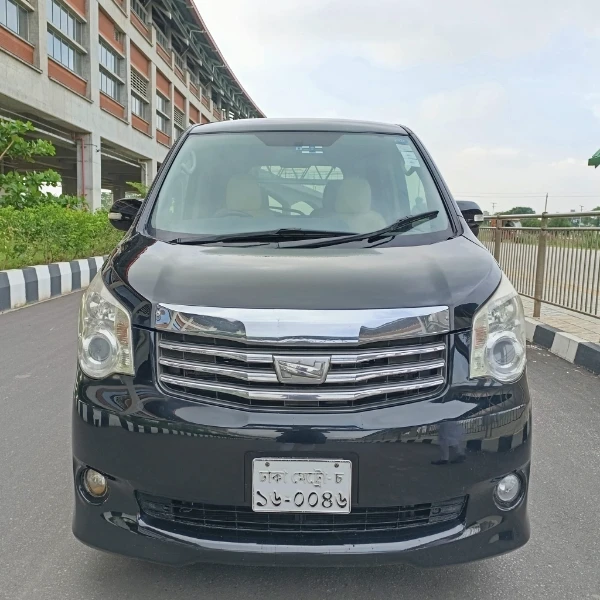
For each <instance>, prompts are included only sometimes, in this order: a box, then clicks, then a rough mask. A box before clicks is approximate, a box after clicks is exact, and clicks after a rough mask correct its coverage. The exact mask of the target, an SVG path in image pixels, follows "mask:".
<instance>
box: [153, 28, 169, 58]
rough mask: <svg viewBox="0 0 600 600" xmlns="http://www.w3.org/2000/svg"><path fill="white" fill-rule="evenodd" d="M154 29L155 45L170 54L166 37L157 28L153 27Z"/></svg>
mask: <svg viewBox="0 0 600 600" xmlns="http://www.w3.org/2000/svg"><path fill="white" fill-rule="evenodd" d="M154 29H156V43H157V44H160V45H161V46H162V48H163V50H166V51H167V52H171V45H170V44H169V40H168V38H167V36H166V35H165V34H164V33H163V32H162V31H161V30H160V29H159V28H158V27H154Z"/></svg>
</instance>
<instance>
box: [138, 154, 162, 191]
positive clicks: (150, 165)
mask: <svg viewBox="0 0 600 600" xmlns="http://www.w3.org/2000/svg"><path fill="white" fill-rule="evenodd" d="M141 164H142V183H143V184H144V185H145V186H147V187H148V188H149V187H150V186H151V185H152V182H153V181H154V178H155V177H156V172H157V169H158V165H157V162H156V159H154V158H150V159H148V160H144V161H141Z"/></svg>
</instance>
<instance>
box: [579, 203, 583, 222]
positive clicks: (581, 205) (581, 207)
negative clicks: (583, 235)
mask: <svg viewBox="0 0 600 600" xmlns="http://www.w3.org/2000/svg"><path fill="white" fill-rule="evenodd" d="M579 208H580V212H583V204H580V205H579ZM579 227H581V217H579Z"/></svg>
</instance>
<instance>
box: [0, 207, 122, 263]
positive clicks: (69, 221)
mask: <svg viewBox="0 0 600 600" xmlns="http://www.w3.org/2000/svg"><path fill="white" fill-rule="evenodd" d="M122 235H123V233H122V232H121V231H118V230H117V229H115V228H114V227H113V226H112V225H111V224H110V223H109V221H108V217H107V214H106V212H104V211H98V212H95V213H89V212H86V211H83V210H74V209H71V208H65V207H63V206H60V205H58V204H42V205H39V206H35V207H32V208H24V209H22V210H17V209H15V208H13V207H8V206H7V207H0V270H1V269H19V268H21V267H26V266H30V265H39V264H47V263H51V262H58V261H67V260H73V259H76V258H87V257H89V256H101V255H103V254H107V253H108V252H110V251H111V250H112V249H113V248H114V247H115V246H116V244H117V243H118V242H119V240H120V239H121V237H122Z"/></svg>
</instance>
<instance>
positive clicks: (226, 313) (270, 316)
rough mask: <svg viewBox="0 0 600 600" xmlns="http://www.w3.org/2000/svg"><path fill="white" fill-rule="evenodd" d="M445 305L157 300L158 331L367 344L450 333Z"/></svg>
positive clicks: (263, 340)
mask: <svg viewBox="0 0 600 600" xmlns="http://www.w3.org/2000/svg"><path fill="white" fill-rule="evenodd" d="M449 315H450V311H449V310H448V307H447V306H432V307H421V308H390V309H373V310H371V309H365V310H289V309H248V308H214V307H199V306H182V305H177V304H158V305H157V307H156V312H155V315H154V322H155V323H154V325H155V327H156V328H157V329H158V330H160V331H175V332H178V333H185V334H189V335H201V336H210V337H216V338H220V339H226V340H236V341H241V342H245V343H254V344H270V345H286V346H299V345H310V344H315V345H317V344H319V345H329V346H332V345H340V344H348V345H349V344H352V345H357V344H369V343H373V342H381V341H387V340H396V339H402V338H411V337H413V338H414V337H420V336H426V335H436V334H443V333H448V332H449V331H450V318H449Z"/></svg>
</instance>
